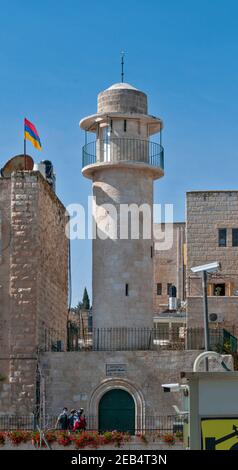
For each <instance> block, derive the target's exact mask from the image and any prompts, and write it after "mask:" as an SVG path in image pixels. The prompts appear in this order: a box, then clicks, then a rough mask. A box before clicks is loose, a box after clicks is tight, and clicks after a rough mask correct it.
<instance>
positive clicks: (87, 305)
mask: <svg viewBox="0 0 238 470" xmlns="http://www.w3.org/2000/svg"><path fill="white" fill-rule="evenodd" d="M82 304H83V308H84V309H85V310H89V309H90V300H89V296H88V291H87V289H86V287H85V289H84V293H83V301H82Z"/></svg>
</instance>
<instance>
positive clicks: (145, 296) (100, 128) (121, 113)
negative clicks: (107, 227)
mask: <svg viewBox="0 0 238 470" xmlns="http://www.w3.org/2000/svg"><path fill="white" fill-rule="evenodd" d="M80 127H81V128H82V129H84V130H85V132H86V133H85V139H86V141H85V145H84V147H83V165H82V166H83V169H82V173H83V175H84V176H85V177H87V178H90V179H91V180H92V184H93V196H94V198H95V201H96V206H97V210H96V216H95V218H96V224H97V226H100V223H101V221H102V219H103V218H104V217H106V215H107V210H105V209H104V212H103V211H101V210H100V207H102V205H103V206H104V208H105V205H106V207H108V205H113V206H114V207H115V208H116V209H117V222H116V225H117V227H116V229H117V233H116V237H114V238H113V239H111V238H106V239H102V238H101V237H100V236H98V235H97V236H96V238H95V239H94V240H93V326H94V327H95V328H120V329H121V328H139V329H141V328H152V326H153V231H152V227H153V210H152V207H153V181H154V180H155V179H158V178H161V177H162V176H163V174H164V171H163V168H164V165H163V148H162V146H161V140H160V143H155V142H153V141H151V140H150V137H151V135H153V134H156V133H159V134H160V135H161V130H162V127H163V123H162V121H161V119H159V118H157V117H154V116H151V115H149V114H148V112H147V96H146V94H145V93H143V92H141V91H139V90H137V89H136V88H134V87H133V86H131V85H129V84H127V83H117V84H115V85H112V86H111V87H109V88H108V89H106V90H105V91H103V92H101V93H99V95H98V112H97V114H94V115H91V116H88V117H86V118H84V119H82V120H81V122H80ZM88 132H93V133H95V138H94V139H91V141H90V142H89V143H88V142H87V140H88V138H87V134H88ZM131 204H133V205H134V206H135V205H136V206H138V207H140V206H142V205H145V204H146V205H147V209H148V207H149V209H150V212H151V217H150V219H146V220H147V222H145V217H144V212H143V214H142V212H141V210H139V213H138V216H139V217H138V227H139V238H135V239H133V237H132V236H131V231H130V228H131V227H130V224H129V231H128V233H129V237H128V239H126V237H124V238H123V237H122V236H121V232H120V230H121V227H122V223H123V221H122V217H121V215H120V208H121V207H122V205H128V206H130V205H131ZM98 208H99V210H98ZM129 212H130V211H129ZM130 217H131V219H130ZM132 219H133V218H132V213H131V212H130V215H129V220H131V221H132ZM148 220H149V225H150V232H151V235H149V236H148V234H147V236H146V237H145V236H143V233H142V232H143V226H145V223H147V225H148ZM147 229H148V226H147ZM131 230H132V228H131Z"/></svg>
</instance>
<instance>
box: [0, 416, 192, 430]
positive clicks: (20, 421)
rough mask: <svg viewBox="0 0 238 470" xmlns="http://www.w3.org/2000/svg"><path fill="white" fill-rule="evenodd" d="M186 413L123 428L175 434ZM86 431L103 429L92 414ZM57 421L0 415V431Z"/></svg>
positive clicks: (47, 425) (50, 425) (45, 425)
mask: <svg viewBox="0 0 238 470" xmlns="http://www.w3.org/2000/svg"><path fill="white" fill-rule="evenodd" d="M187 419H188V415H183V416H179V415H156V414H155V415H150V414H149V415H146V416H145V422H144V425H143V428H136V429H133V430H132V429H124V431H125V432H132V433H133V434H134V433H135V434H137V433H141V432H144V431H147V432H158V433H159V434H163V433H164V434H170V433H171V434H176V433H181V434H182V433H183V428H184V423H185V422H187ZM86 420H87V430H88V431H99V432H100V431H101V432H103V431H105V430H103V429H101V430H100V429H98V427H97V423H98V419H97V417H96V416H94V415H89V416H86ZM56 422H57V416H56V415H50V414H46V415H45V418H44V419H40V420H36V419H34V417H33V416H31V415H30V416H28V415H26V416H15V415H3V416H0V431H16V430H22V431H33V430H34V429H37V426H40V429H44V430H46V429H55V425H56Z"/></svg>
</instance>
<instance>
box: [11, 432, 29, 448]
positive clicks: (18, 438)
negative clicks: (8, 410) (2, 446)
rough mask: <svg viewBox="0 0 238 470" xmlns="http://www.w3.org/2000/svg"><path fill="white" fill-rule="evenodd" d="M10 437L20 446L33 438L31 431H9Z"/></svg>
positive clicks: (13, 442)
mask: <svg viewBox="0 0 238 470" xmlns="http://www.w3.org/2000/svg"><path fill="white" fill-rule="evenodd" d="M7 437H8V439H9V440H10V441H11V443H12V444H13V445H14V446H18V445H19V444H21V443H22V442H24V443H25V442H28V441H29V440H30V439H31V433H30V432H29V431H10V432H8V433H7Z"/></svg>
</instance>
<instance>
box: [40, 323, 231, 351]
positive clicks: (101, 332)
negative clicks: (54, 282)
mask: <svg viewBox="0 0 238 470" xmlns="http://www.w3.org/2000/svg"><path fill="white" fill-rule="evenodd" d="M63 337H64V336H63V335H61V332H60V331H56V330H53V329H50V330H46V331H45V335H44V338H45V341H44V343H43V344H41V347H40V349H41V350H42V351H52V352H53V351H55V352H61V351H66V350H67V351H147V350H152V351H157V350H203V349H204V329H203V328H200V327H198V328H186V327H185V326H180V325H173V326H172V327H169V326H167V325H159V326H157V327H156V328H126V327H125V328H93V329H90V328H81V327H80V326H78V325H77V324H76V323H73V322H69V324H68V341H67V345H66V344H64V342H63V341H62V339H61V338H63ZM210 348H211V349H212V350H213V351H217V352H227V351H228V350H229V351H230V353H233V352H236V351H237V338H236V337H235V336H233V335H231V334H230V333H229V332H228V331H227V330H224V328H219V329H210Z"/></svg>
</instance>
